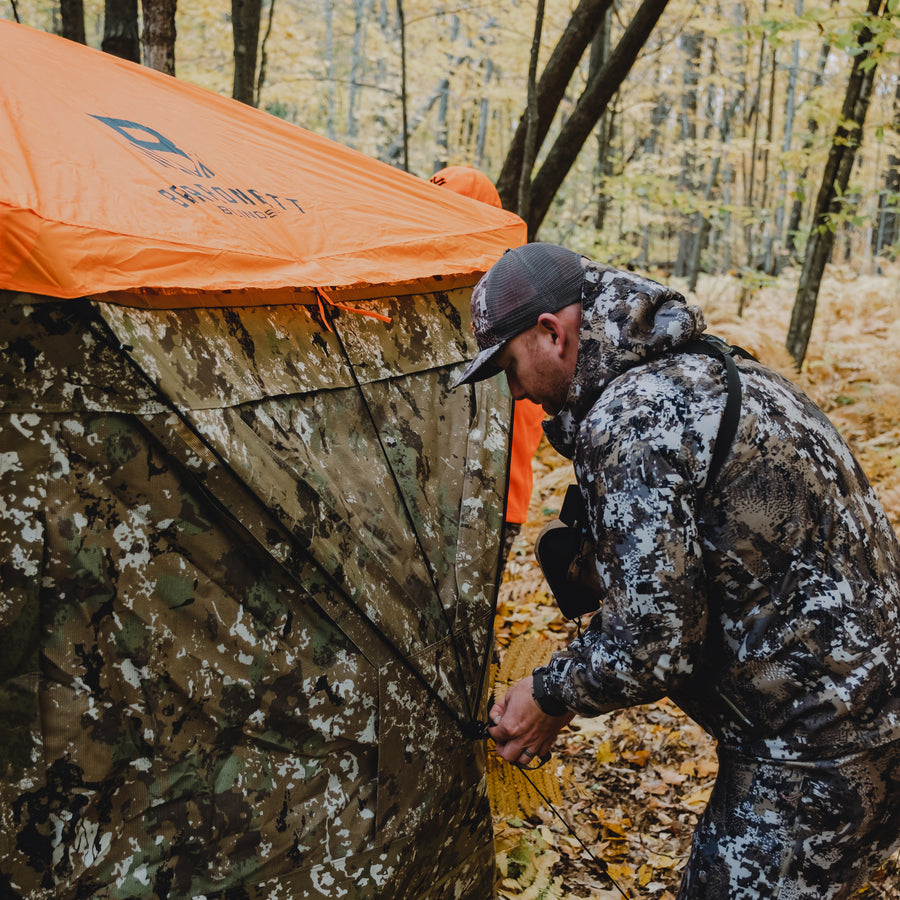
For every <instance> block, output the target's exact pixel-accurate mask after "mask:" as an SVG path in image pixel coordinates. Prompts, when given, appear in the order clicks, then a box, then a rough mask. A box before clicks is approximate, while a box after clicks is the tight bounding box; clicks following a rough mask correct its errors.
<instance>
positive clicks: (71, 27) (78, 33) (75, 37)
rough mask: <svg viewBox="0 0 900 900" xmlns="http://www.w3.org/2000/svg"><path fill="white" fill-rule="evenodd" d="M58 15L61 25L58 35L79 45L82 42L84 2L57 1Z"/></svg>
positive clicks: (81, 0)
mask: <svg viewBox="0 0 900 900" xmlns="http://www.w3.org/2000/svg"><path fill="white" fill-rule="evenodd" d="M59 15H60V20H61V23H62V28H61V29H60V34H61V35H62V36H63V37H64V38H67V39H68V40H70V41H75V42H77V43H79V44H83V43H85V40H84V0H59Z"/></svg>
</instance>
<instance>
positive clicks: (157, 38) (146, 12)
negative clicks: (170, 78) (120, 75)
mask: <svg viewBox="0 0 900 900" xmlns="http://www.w3.org/2000/svg"><path fill="white" fill-rule="evenodd" d="M176 4H177V0H141V11H142V13H143V19H144V34H143V39H142V45H143V51H144V65H145V66H149V67H150V68H151V69H156V70H157V71H159V72H165V73H166V75H174V74H175V7H176Z"/></svg>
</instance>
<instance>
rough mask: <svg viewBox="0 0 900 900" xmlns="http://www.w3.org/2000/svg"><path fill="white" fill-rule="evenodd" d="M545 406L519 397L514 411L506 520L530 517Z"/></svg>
mask: <svg viewBox="0 0 900 900" xmlns="http://www.w3.org/2000/svg"><path fill="white" fill-rule="evenodd" d="M543 421H544V410H543V409H542V408H541V407H540V406H538V405H537V403H532V402H531V401H530V400H516V406H515V411H514V412H513V433H512V450H511V451H510V460H509V496H508V498H507V501H506V521H507V522H513V523H522V522H525V521H527V519H528V505H529V503H531V491H532V488H533V487H534V474H533V472H532V470H531V457H532V456H534V451H535V450H537V447H538V444H539V443H540V442H541V436H542V435H543V434H544V429H543V428H541V422H543Z"/></svg>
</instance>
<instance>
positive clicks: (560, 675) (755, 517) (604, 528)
mask: <svg viewBox="0 0 900 900" xmlns="http://www.w3.org/2000/svg"><path fill="white" fill-rule="evenodd" d="M472 315H473V325H474V329H475V334H476V337H477V340H478V346H479V353H478V355H477V356H476V357H475V359H474V360H473V361H472V363H471V364H470V365H469V366H468V368H467V369H466V371H465V372H464V374H463V375H462V377H461V378H460V379H459V382H458V383H459V384H462V383H469V382H474V381H477V380H480V379H482V378H486V377H489V376H490V375H492V374H495V373H497V372H500V371H503V372H505V374H506V378H507V380H508V382H509V387H510V391H511V393H512V396H513V397H514V398H516V399H519V398H521V397H528V398H530V399H532V400H534V401H535V402H538V403H540V404H541V405H542V406H543V408H544V411H545V412H546V413H547V414H548V415H550V416H552V418H551V419H550V420H549V421H548V422H547V423H546V424H545V433H546V435H547V438H548V439H549V441H550V443H551V444H552V445H553V446H554V447H555V448H556V449H557V450H558V451H559V452H560V453H562V454H563V455H565V456H566V457H568V458H570V459H572V460H573V463H574V468H575V475H576V478H577V481H578V485H579V488H580V491H581V494H582V497H583V500H584V502H585V504H586V508H587V518H588V524H589V528H590V532H591V538H592V539H593V541H594V542H595V545H596V562H595V564H596V568H597V574H598V575H599V577H600V580H601V582H602V583H603V585H604V586H605V596H604V597H603V601H602V607H601V609H600V611H599V612H598V613H596V614H595V615H594V617H593V619H592V620H591V623H590V626H589V627H588V628H587V629H586V630H585V631H584V632H583V633H582V634H581V635H580V636H579V637H577V638H576V639H575V640H574V641H573V642H572V643H571V644H570V645H569V646H568V648H566V649H565V650H563V651H561V652H559V653H556V654H555V655H554V657H553V659H552V660H551V662H550V663H549V664H548V665H547V666H544V667H541V668H539V669H536V670H535V672H534V674H533V676H532V677H531V678H527V679H525V680H523V681H521V682H519V683H518V684H516V685H514V686H513V687H512V688H511V689H510V691H509V692H508V693H507V694H506V696H505V697H504V698H503V699H502V700H500V702H499V703H497V704H496V705H495V706H494V707H493V709H492V710H491V711H490V718H491V721H492V723H493V725H492V727H491V728H490V729H489V731H490V735H491V737H492V738H493V739H494V741H495V743H496V746H497V752H498V753H499V754H500V755H501V756H502V757H503V758H505V759H507V760H510V761H512V762H517V763H518V764H520V765H524V764H527V763H528V762H530V761H531V760H532V759H533V758H534V757H535V756H541V755H544V754H546V753H548V752H549V750H550V747H551V745H552V743H553V740H554V738H555V736H556V734H557V733H558V731H559V729H560V728H561V727H562V726H563V725H565V724H566V723H567V722H568V721H569V720H570V719H571V717H572V716H573V715H574V714H581V715H588V716H590V715H597V714H600V713H604V712H607V711H609V710H613V709H616V708H619V707H624V706H632V705H636V704H641V703H648V702H652V701H654V700H657V699H659V698H661V697H663V696H666V695H668V696H669V697H671V698H672V699H673V700H674V701H675V702H676V703H678V705H679V706H681V708H682V709H684V710H685V711H686V712H687V713H688V714H689V715H691V716H692V717H693V718H695V719H696V720H697V721H698V722H700V723H701V724H702V725H703V726H704V727H705V728H706V729H707V730H708V731H709V732H710V733H711V734H712V735H713V736H714V737H715V738H716V740H717V747H718V756H719V775H718V778H717V781H716V786H715V789H714V791H713V793H712V796H711V798H710V802H709V805H708V808H707V809H706V811H705V813H704V815H703V817H702V818H701V820H700V822H699V823H698V826H697V829H696V832H695V834H694V841H693V848H692V853H691V858H690V860H689V862H688V865H687V868H686V870H685V874H684V878H683V882H682V887H681V892H680V895H679V896H680V897H681V898H692V900H693V898H729V900H735V898H772V897H776V896H777V897H780V898H799V897H810V896H816V897H827V898H843V897H848V896H850V895H851V894H852V893H853V892H854V890H856V889H857V888H858V887H859V886H860V885H861V884H862V883H863V882H864V881H865V880H866V877H867V876H868V875H869V874H871V872H872V871H873V870H874V869H875V868H876V867H877V866H878V865H879V864H880V862H881V861H882V860H883V859H885V858H886V857H887V856H889V855H890V854H891V853H892V852H893V850H894V849H896V847H897V845H898V843H900V837H898V835H900V687H898V681H900V622H898V619H900V547H898V543H897V539H896V536H895V534H894V532H893V530H892V528H891V527H890V524H889V522H888V521H887V518H886V516H885V514H884V512H883V510H882V508H881V506H880V504H879V502H878V501H877V499H876V497H875V495H874V494H873V492H872V490H871V488H870V486H869V484H868V482H867V481H866V478H865V476H864V475H863V473H862V471H861V470H860V468H859V466H858V464H857V463H856V461H855V460H854V458H853V456H852V454H851V452H850V451H849V449H848V448H847V446H846V445H845V443H844V442H843V441H842V440H841V438H840V437H839V435H838V434H837V432H836V430H835V429H834V428H833V426H832V425H831V424H830V423H829V422H828V420H827V419H826V418H825V416H824V415H823V414H822V413H821V412H820V411H819V410H818V409H817V408H816V407H815V405H814V404H813V403H812V402H811V401H810V400H809V399H808V398H807V397H806V396H805V395H803V394H802V393H801V392H800V391H799V390H798V389H797V388H796V387H795V386H794V385H792V384H791V383H790V382H788V381H787V380H786V379H784V378H782V377H781V376H779V375H777V374H775V373H773V372H771V371H769V370H768V369H766V368H765V367H763V366H761V365H759V364H758V363H756V362H755V361H748V360H739V361H738V369H739V374H740V385H741V412H740V419H739V422H738V426H737V431H736V433H735V437H734V440H733V442H732V445H731V448H730V450H729V452H728V454H727V456H726V458H725V461H724V464H723V465H722V466H721V468H719V469H718V474H717V475H716V476H715V479H714V482H713V483H707V474H708V471H709V467H710V460H711V457H712V452H713V447H714V444H715V440H716V437H717V435H718V433H719V426H720V421H721V419H722V415H723V410H724V407H725V401H726V385H727V379H726V373H725V369H724V366H723V365H722V363H721V361H720V360H717V359H715V358H711V357H708V356H706V355H701V354H697V353H689V352H679V347H681V346H682V345H684V344H685V343H686V342H688V341H690V340H691V339H693V338H695V337H697V336H698V335H700V334H701V333H702V332H703V329H704V327H705V326H704V321H703V317H702V314H701V312H700V310H699V309H698V308H696V307H692V306H688V305H687V304H686V303H685V301H684V298H683V297H681V296H680V295H679V294H677V293H676V292H674V291H672V290H670V289H668V288H666V287H664V286H662V285H660V284H656V283H654V282H652V281H649V280H647V279H645V278H642V277H639V276H637V275H634V274H632V273H629V272H623V271H617V270H615V269H611V268H608V267H606V266H603V265H600V264H598V263H593V262H590V261H588V260H586V259H584V258H582V257H581V256H580V255H578V254H575V253H572V252H571V251H569V250H566V249H564V248H562V247H557V246H554V245H551V244H529V245H526V246H524V247H520V248H518V249H516V250H511V251H508V252H507V253H506V254H505V255H504V256H503V257H502V258H501V259H500V260H499V261H498V262H497V263H496V265H495V266H494V267H493V268H492V269H491V270H490V272H488V274H487V275H486V276H485V277H484V278H483V279H482V280H481V282H480V283H479V284H478V286H477V287H476V288H475V291H474V292H473V297H472Z"/></svg>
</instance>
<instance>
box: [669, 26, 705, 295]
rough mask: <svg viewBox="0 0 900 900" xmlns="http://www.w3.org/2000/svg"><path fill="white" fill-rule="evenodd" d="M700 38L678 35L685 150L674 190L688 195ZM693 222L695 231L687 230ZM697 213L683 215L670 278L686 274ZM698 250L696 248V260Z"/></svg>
mask: <svg viewBox="0 0 900 900" xmlns="http://www.w3.org/2000/svg"><path fill="white" fill-rule="evenodd" d="M702 40H703V38H702V35H701V34H700V32H699V31H689V32H687V33H686V34H684V35H682V38H681V41H680V46H681V51H682V60H683V63H684V68H683V70H682V75H681V88H682V89H681V115H680V116H679V117H678V140H679V141H680V142H681V145H682V146H683V147H684V148H685V149H684V150H683V151H682V154H681V171H680V173H679V175H678V190H679V191H681V192H682V193H686V194H688V195H689V196H694V195H695V194H696V191H697V179H696V174H697V173H696V172H695V166H696V162H697V154H696V153H695V143H696V139H697V82H698V81H699V79H700V71H699V67H700V49H701V46H702ZM691 220H695V224H696V226H697V227H696V228H692V227H691ZM702 221H703V216H702V214H701V213H699V212H697V213H694V214H693V215H691V216H684V218H683V222H682V226H681V230H680V232H679V235H678V255H677V256H676V258H675V271H674V273H673V274H674V275H675V276H676V277H678V278H684V277H685V276H686V275H687V274H688V269H689V266H690V260H691V259H693V257H694V248H695V244H697V243H698V239H699V236H700V230H701V228H700V224H701V223H702ZM699 251H700V248H699V247H697V253H698V257H697V258H698V259H699Z"/></svg>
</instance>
